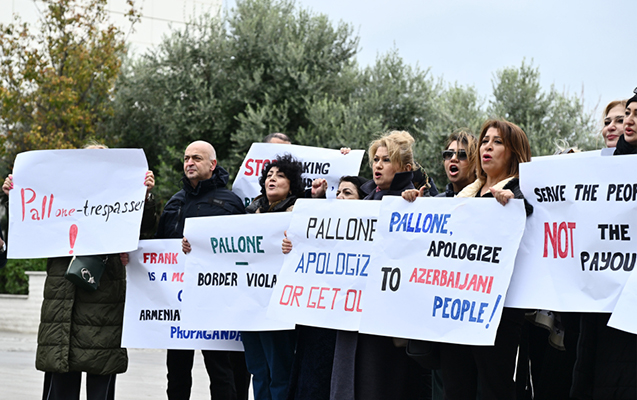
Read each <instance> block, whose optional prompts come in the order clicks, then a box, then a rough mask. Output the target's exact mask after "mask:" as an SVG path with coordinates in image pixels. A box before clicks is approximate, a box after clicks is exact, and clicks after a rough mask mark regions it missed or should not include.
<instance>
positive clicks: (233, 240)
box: [183, 212, 294, 331]
mask: <svg viewBox="0 0 637 400" xmlns="http://www.w3.org/2000/svg"><path fill="white" fill-rule="evenodd" d="M291 217H292V213H290V212H277V213H265V214H249V215H230V216H215V217H201V218H188V219H186V226H185V229H184V236H185V237H186V238H188V241H189V242H190V245H191V247H192V251H191V252H190V253H189V254H188V256H187V260H186V275H185V291H184V307H183V308H184V312H183V321H184V326H187V327H190V328H194V329H201V328H203V327H206V326H214V327H215V328H218V329H234V330H241V331H271V330H283V329H294V324H293V323H288V322H280V321H277V320H273V319H270V318H268V317H266V311H267V307H268V303H269V301H270V295H271V294H272V291H273V288H275V287H278V282H277V280H278V275H279V270H280V269H281V265H282V264H283V253H282V252H281V241H282V240H283V238H284V232H285V230H286V229H287V228H288V226H289V225H290V219H291Z"/></svg>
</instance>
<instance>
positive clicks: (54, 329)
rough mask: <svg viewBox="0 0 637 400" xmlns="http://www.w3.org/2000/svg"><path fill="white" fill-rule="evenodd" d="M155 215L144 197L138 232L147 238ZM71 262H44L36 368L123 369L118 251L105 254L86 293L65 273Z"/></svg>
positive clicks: (121, 270)
mask: <svg viewBox="0 0 637 400" xmlns="http://www.w3.org/2000/svg"><path fill="white" fill-rule="evenodd" d="M155 216H156V214H155V202H154V201H153V200H150V201H146V204H145V206H144V216H143V218H142V232H143V234H142V235H141V236H142V237H152V234H153V232H154V230H155ZM70 262H71V258H70V257H62V258H50V259H49V260H48V262H47V265H46V273H47V277H46V281H45V283H44V301H43V302H42V311H41V314H40V327H39V329H38V349H37V352H36V359H35V367H36V368H37V369H39V370H40V371H46V372H59V373H64V372H69V371H82V372H88V373H90V374H95V375H110V374H119V373H122V372H126V369H127V368H128V355H127V353H126V349H123V348H121V343H122V324H123V321H124V300H125V298H126V267H124V266H123V265H122V262H121V261H120V258H119V254H111V255H109V257H108V261H107V263H106V268H105V270H104V273H103V274H102V277H101V279H100V284H99V287H98V288H97V290H96V291H94V292H88V291H85V290H83V289H79V288H77V287H76V286H75V285H74V284H73V283H71V282H70V281H68V280H67V279H66V278H64V273H65V272H66V269H67V268H68V265H69V263H70Z"/></svg>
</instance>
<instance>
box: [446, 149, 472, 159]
mask: <svg viewBox="0 0 637 400" xmlns="http://www.w3.org/2000/svg"><path fill="white" fill-rule="evenodd" d="M454 154H456V157H458V161H464V160H466V159H467V152H466V151H465V150H458V151H457V152H456V151H455V150H445V151H443V152H442V159H443V160H445V161H447V160H451V159H452V158H453V155H454Z"/></svg>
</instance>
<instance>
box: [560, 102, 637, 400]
mask: <svg viewBox="0 0 637 400" xmlns="http://www.w3.org/2000/svg"><path fill="white" fill-rule="evenodd" d="M634 93H635V95H634V96H633V97H631V98H630V99H628V100H627V101H626V105H625V108H624V114H623V115H622V116H623V130H624V134H623V135H621V136H620V137H619V140H618V141H617V146H616V148H615V152H614V153H613V155H615V156H617V155H627V154H637V89H635V91H634ZM609 319H610V314H609V313H583V314H582V318H581V325H580V336H579V340H578V342H577V359H576V361H575V367H574V371H573V386H572V387H571V396H572V397H574V398H578V399H635V398H637V335H634V334H631V333H628V332H624V331H621V330H618V329H615V328H611V327H609V326H608V320H609Z"/></svg>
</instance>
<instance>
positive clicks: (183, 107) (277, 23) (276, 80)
mask: <svg viewBox="0 0 637 400" xmlns="http://www.w3.org/2000/svg"><path fill="white" fill-rule="evenodd" d="M351 32H352V28H351V27H350V26H349V25H346V24H343V23H340V24H337V25H336V27H334V26H332V24H331V23H330V22H329V20H328V19H327V17H326V16H324V15H316V14H313V13H311V12H309V11H307V10H303V9H297V8H296V6H295V5H294V2H293V1H289V0H284V1H273V0H243V1H238V2H237V4H236V8H235V9H233V10H232V11H231V12H229V13H228V14H226V15H225V16H224V17H217V18H213V17H210V16H205V17H203V18H201V19H199V20H196V21H194V22H192V23H190V24H188V25H187V26H186V28H185V29H183V30H181V31H175V32H173V33H172V35H171V36H170V37H168V38H167V39H166V40H164V42H163V43H162V44H161V45H160V46H159V48H158V49H157V50H156V51H152V52H149V53H147V54H145V55H144V56H143V57H141V58H140V59H139V60H137V61H131V62H130V63H129V64H128V65H127V66H126V68H125V69H124V73H123V75H122V77H121V79H120V81H119V82H118V85H117V88H118V90H117V92H116V95H115V115H114V118H112V120H111V121H112V123H111V130H112V131H117V132H120V136H119V138H120V142H119V143H120V145H122V146H129V147H143V148H144V149H145V150H146V154H147V157H148V159H149V163H150V165H151V168H156V169H157V170H158V186H159V187H158V189H159V192H160V195H161V196H164V197H165V196H168V195H169V193H170V192H174V190H175V189H176V188H177V185H178V181H179V176H180V174H179V173H178V172H176V171H180V170H181V166H180V165H179V159H180V158H181V154H180V153H181V151H183V149H185V147H186V146H187V144H188V143H189V142H191V141H193V140H197V139H204V140H207V141H209V142H211V143H212V144H213V145H214V146H215V149H216V150H217V158H218V159H219V161H220V164H221V165H223V166H225V167H226V168H228V169H229V170H230V171H231V172H236V171H237V169H238V168H237V167H238V165H239V164H240V162H241V160H242V159H243V155H244V154H245V153H246V151H247V150H248V148H249V147H250V145H251V144H252V143H253V142H260V141H261V140H262V138H263V137H264V136H266V135H267V134H269V133H272V132H275V131H278V132H284V133H286V134H288V135H289V136H291V137H292V138H293V139H295V135H296V133H297V132H298V131H299V129H300V128H301V127H304V126H307V124H308V123H309V122H308V118H309V117H308V113H309V109H310V108H311V107H312V102H313V101H314V100H313V99H323V98H324V96H327V97H328V98H342V97H344V96H347V95H348V94H349V93H350V92H351V91H352V90H353V85H352V81H353V80H354V79H353V78H354V75H355V68H354V67H355V63H354V59H353V56H354V55H355V54H356V49H357V46H358V39H357V38H356V37H352V36H351Z"/></svg>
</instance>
